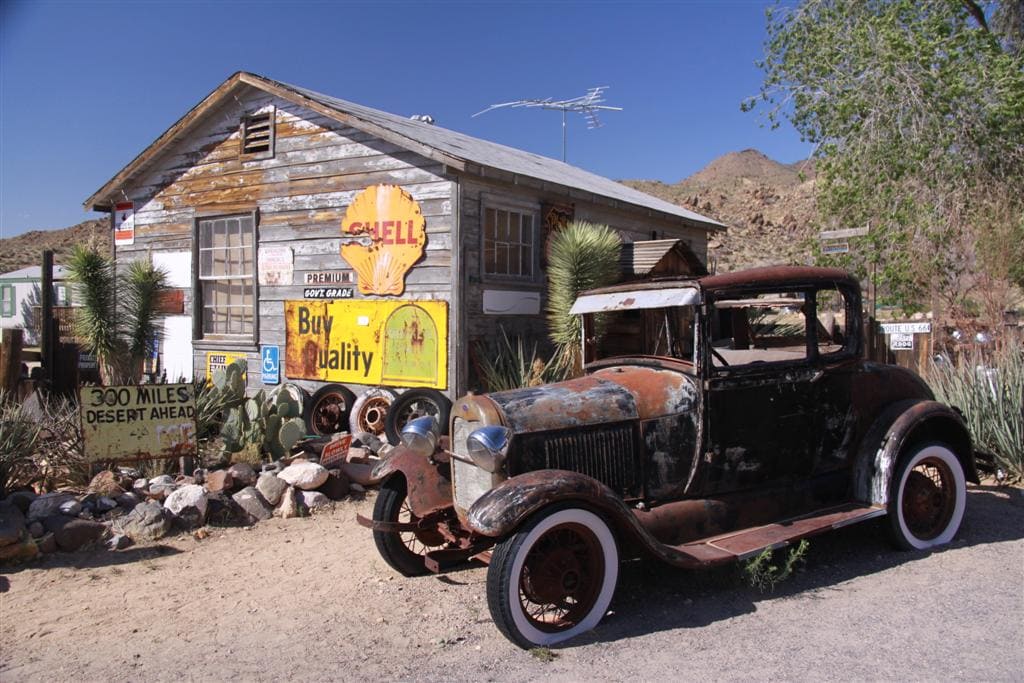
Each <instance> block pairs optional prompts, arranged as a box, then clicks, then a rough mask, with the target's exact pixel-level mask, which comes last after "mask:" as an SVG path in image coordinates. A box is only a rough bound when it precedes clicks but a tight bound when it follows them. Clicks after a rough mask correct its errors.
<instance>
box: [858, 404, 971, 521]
mask: <svg viewBox="0 0 1024 683" xmlns="http://www.w3.org/2000/svg"><path fill="white" fill-rule="evenodd" d="M928 441H941V442H943V443H946V444H948V445H949V446H950V447H951V448H952V450H953V452H954V453H956V456H957V459H959V460H960V464H961V465H962V466H963V468H964V476H965V477H966V478H967V480H968V481H971V482H974V483H977V482H978V470H977V467H976V466H975V463H974V456H973V453H972V450H971V436H970V432H968V430H967V427H966V426H965V425H964V421H963V419H962V418H961V417H960V415H959V414H958V413H957V412H956V411H955V410H953V409H952V408H950V407H949V406H947V405H945V404H942V403H939V402H938V401H928V400H922V399H907V400H904V401H897V402H896V403H893V404H892V405H890V406H889V407H887V408H886V409H885V410H883V411H882V413H881V414H880V415H879V416H878V417H877V418H876V419H875V421H874V423H873V424H872V425H871V427H870V428H869V429H868V431H867V434H866V435H865V437H864V439H863V440H862V441H861V447H860V450H859V451H858V453H857V460H856V462H855V463H854V472H853V487H854V491H853V495H854V499H855V500H858V501H861V502H864V503H870V504H872V505H886V504H887V503H888V502H889V480H890V478H891V477H892V473H893V471H894V470H895V469H896V463H897V460H898V459H899V457H900V454H902V453H904V452H905V450H906V448H907V447H908V446H910V445H912V444H914V443H924V442H928Z"/></svg>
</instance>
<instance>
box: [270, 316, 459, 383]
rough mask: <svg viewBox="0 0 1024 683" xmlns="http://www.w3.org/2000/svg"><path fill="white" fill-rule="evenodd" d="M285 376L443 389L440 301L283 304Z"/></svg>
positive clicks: (444, 325) (444, 330)
mask: <svg viewBox="0 0 1024 683" xmlns="http://www.w3.org/2000/svg"><path fill="white" fill-rule="evenodd" d="M284 311H285V330H286V346H285V371H286V373H287V375H288V377H291V378H300V379H314V380H321V381H327V382H346V383H351V384H369V385H379V384H384V385H387V386H397V387H431V388H434V389H445V388H446V387H447V383H448V304H447V302H445V301H393V300H388V301H379V300H374V301H365V300H359V299H356V300H349V301H287V302H285V309H284Z"/></svg>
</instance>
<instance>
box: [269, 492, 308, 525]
mask: <svg viewBox="0 0 1024 683" xmlns="http://www.w3.org/2000/svg"><path fill="white" fill-rule="evenodd" d="M304 513H305V510H304V508H303V505H302V495H301V494H300V493H299V492H298V491H297V489H295V488H293V487H291V486H289V487H288V489H287V490H286V491H285V492H284V495H282V496H281V503H280V504H279V505H278V506H277V509H276V510H274V514H275V515H277V516H278V517H281V518H282V519H291V518H293V517H302V516H303V515H304Z"/></svg>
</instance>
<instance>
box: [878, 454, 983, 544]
mask: <svg viewBox="0 0 1024 683" xmlns="http://www.w3.org/2000/svg"><path fill="white" fill-rule="evenodd" d="M966 502H967V484H966V482H965V479H964V469H963V466H962V465H961V464H960V460H959V459H958V458H957V457H956V454H955V453H953V451H951V450H950V449H949V447H948V446H947V445H945V444H942V443H930V444H925V445H923V446H920V447H919V448H917V450H914V451H912V452H911V453H910V454H909V455H908V456H907V457H905V458H903V460H902V462H901V463H900V465H899V466H898V467H897V469H896V472H895V474H894V475H893V479H892V490H891V492H890V495H889V528H890V531H891V532H892V539H893V542H894V543H895V544H896V545H897V546H898V547H899V548H901V549H903V550H928V549H929V548H934V547H936V546H940V545H944V544H946V543H949V542H950V541H952V540H953V537H954V536H955V535H956V532H957V530H959V528H960V522H961V521H962V520H963V517H964V508H965V507H966Z"/></svg>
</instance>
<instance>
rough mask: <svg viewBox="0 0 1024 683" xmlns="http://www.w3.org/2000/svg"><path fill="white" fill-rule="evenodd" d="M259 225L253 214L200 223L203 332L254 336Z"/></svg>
mask: <svg viewBox="0 0 1024 683" xmlns="http://www.w3.org/2000/svg"><path fill="white" fill-rule="evenodd" d="M255 233H256V226H255V216H254V215H252V214H246V215H240V216H218V217H216V218H202V219H199V221H198V226H197V240H198V250H197V251H198V268H199V273H198V276H199V291H198V292H197V294H198V296H197V297H196V298H197V303H198V306H199V308H200V309H201V316H202V333H203V336H204V337H206V336H208V335H215V336H232V337H253V336H254V332H255V330H254V325H253V320H254V317H255V310H256V277H255V273H256V267H255V266H256V258H255V256H256V250H255V242H256V239H255V238H256V234H255Z"/></svg>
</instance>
